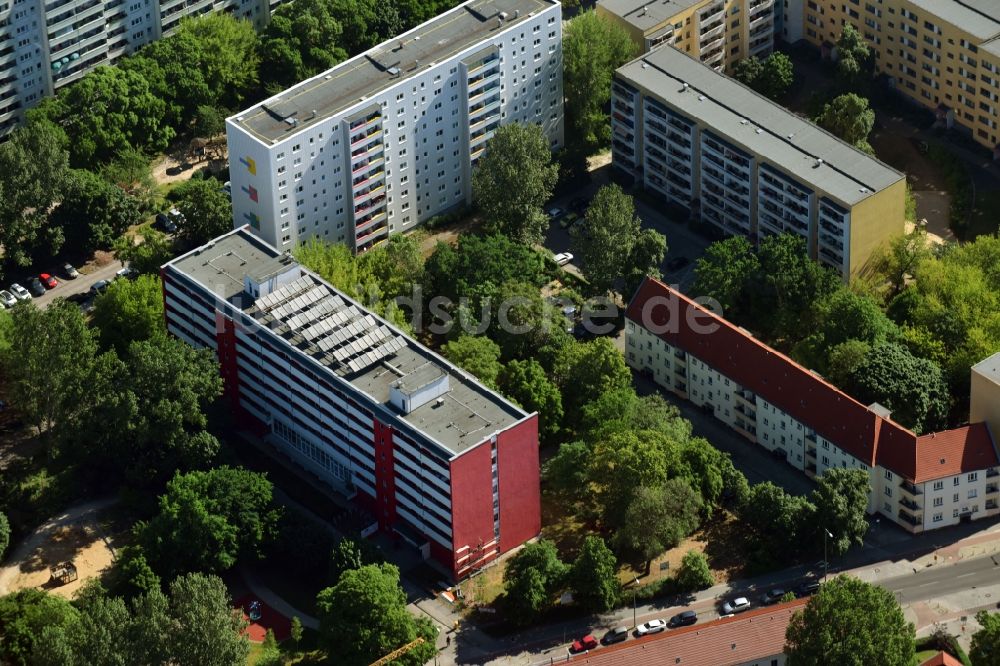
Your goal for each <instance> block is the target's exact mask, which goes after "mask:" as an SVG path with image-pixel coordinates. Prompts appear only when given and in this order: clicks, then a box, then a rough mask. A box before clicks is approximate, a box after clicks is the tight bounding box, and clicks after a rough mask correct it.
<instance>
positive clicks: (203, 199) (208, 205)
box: [172, 179, 233, 245]
mask: <svg viewBox="0 0 1000 666" xmlns="http://www.w3.org/2000/svg"><path fill="white" fill-rule="evenodd" d="M172 195H173V196H174V197H175V198H176V200H177V210H179V211H180V212H181V215H183V218H182V219H180V220H178V223H177V235H178V236H179V237H180V238H181V239H183V240H184V242H186V243H187V244H188V245H202V244H203V243H207V242H208V241H210V240H212V239H213V238H215V237H217V236H221V235H222V234H224V233H226V232H227V231H230V230H231V229H232V228H233V207H232V204H231V203H230V201H229V198H228V197H227V196H226V194H225V192H223V191H222V190H221V188H220V187H219V185H218V183H217V182H216V181H214V180H195V179H192V180H189V181H187V182H185V183H183V184H181V185H179V186H178V187H176V188H175V189H174V191H173V192H172Z"/></svg>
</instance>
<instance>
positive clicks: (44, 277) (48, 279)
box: [38, 273, 59, 289]
mask: <svg viewBox="0 0 1000 666" xmlns="http://www.w3.org/2000/svg"><path fill="white" fill-rule="evenodd" d="M38 279H39V280H41V281H42V284H44V285H45V288H46V289H55V288H56V285H57V284H59V281H58V280H56V279H55V278H54V277H52V276H51V275H49V274H48V273H42V274H41V275H39V276H38Z"/></svg>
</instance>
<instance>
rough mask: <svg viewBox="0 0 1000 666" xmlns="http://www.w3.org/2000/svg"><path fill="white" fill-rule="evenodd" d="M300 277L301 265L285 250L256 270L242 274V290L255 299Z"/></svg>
mask: <svg viewBox="0 0 1000 666" xmlns="http://www.w3.org/2000/svg"><path fill="white" fill-rule="evenodd" d="M300 277H302V269H301V267H300V266H299V265H298V264H297V263H295V259H293V258H292V255H290V254H289V253H287V252H285V253H284V254H281V255H279V256H277V257H275V258H274V259H272V260H270V261H268V262H266V263H265V264H264V265H263V266H260V267H259V269H258V270H255V271H250V272H248V273H247V274H246V275H244V276H243V291H245V292H246V293H248V294H250V296H251V297H252V298H253V299H254V300H257V299H258V298H260V297H261V296H267V295H268V294H270V293H271V292H272V291H274V290H275V289H277V288H278V287H281V286H284V285H286V284H291V283H292V282H295V281H296V280H298V279H299V278H300Z"/></svg>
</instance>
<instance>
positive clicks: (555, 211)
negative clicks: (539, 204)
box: [545, 208, 566, 220]
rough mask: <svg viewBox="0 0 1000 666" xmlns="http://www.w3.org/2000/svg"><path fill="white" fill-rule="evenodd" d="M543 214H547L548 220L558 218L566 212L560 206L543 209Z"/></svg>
mask: <svg viewBox="0 0 1000 666" xmlns="http://www.w3.org/2000/svg"><path fill="white" fill-rule="evenodd" d="M545 214H546V215H548V216H549V219H550V220H558V219H559V218H560V217H562V216H563V215H565V214H566V211H564V210H563V209H562V208H549V209H548V210H547V211H545Z"/></svg>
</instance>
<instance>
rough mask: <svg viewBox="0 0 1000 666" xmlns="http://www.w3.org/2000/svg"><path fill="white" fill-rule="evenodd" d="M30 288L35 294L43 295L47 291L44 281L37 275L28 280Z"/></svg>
mask: <svg viewBox="0 0 1000 666" xmlns="http://www.w3.org/2000/svg"><path fill="white" fill-rule="evenodd" d="M28 289H30V290H31V293H32V294H34V295H35V296H41V295H42V294H44V293H45V285H43V284H42V281H41V280H39V279H38V278H36V277H33V278H30V279H29V280H28Z"/></svg>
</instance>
